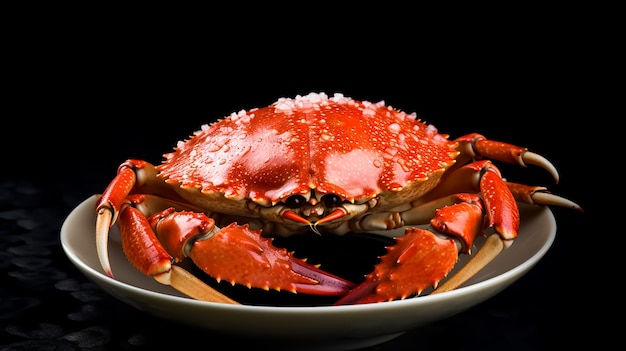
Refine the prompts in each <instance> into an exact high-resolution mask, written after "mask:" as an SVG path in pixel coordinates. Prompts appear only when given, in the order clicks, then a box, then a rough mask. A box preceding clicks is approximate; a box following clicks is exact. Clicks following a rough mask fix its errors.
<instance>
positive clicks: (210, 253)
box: [153, 212, 354, 296]
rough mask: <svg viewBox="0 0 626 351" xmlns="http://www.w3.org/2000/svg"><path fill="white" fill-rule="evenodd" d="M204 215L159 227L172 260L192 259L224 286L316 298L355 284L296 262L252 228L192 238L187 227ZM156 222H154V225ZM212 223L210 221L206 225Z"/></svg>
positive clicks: (163, 221)
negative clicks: (238, 285)
mask: <svg viewBox="0 0 626 351" xmlns="http://www.w3.org/2000/svg"><path fill="white" fill-rule="evenodd" d="M198 215H200V216H203V215H202V214H198V213H193V212H169V213H168V212H164V214H163V213H162V214H160V215H159V219H158V223H157V224H156V226H154V228H155V229H156V231H157V236H158V237H159V239H160V241H161V242H162V243H163V245H164V246H165V247H166V248H167V250H168V251H169V252H170V254H171V255H172V256H174V257H175V258H177V259H178V260H180V259H181V258H182V257H184V256H188V257H190V258H191V260H192V261H193V262H194V264H195V265H196V266H198V267H199V268H200V269H201V270H202V271H204V272H205V273H207V274H208V275H210V276H211V277H213V278H214V279H216V280H217V281H218V282H219V281H222V280H224V281H227V282H230V283H231V284H233V285H234V284H241V285H245V286H247V287H249V288H252V287H254V288H260V289H264V290H270V289H274V290H278V291H282V290H285V291H290V292H293V293H305V294H315V295H328V296H336V295H343V294H345V293H346V292H347V291H349V290H350V289H351V288H353V287H354V284H353V283H351V282H349V281H347V280H345V279H342V278H339V277H336V276H334V275H332V274H329V273H326V272H324V271H322V270H320V269H319V268H318V267H317V266H315V265H312V264H309V263H306V262H305V261H303V260H301V259H298V258H295V257H293V256H292V255H291V254H290V253H289V252H287V250H286V249H284V248H277V247H275V246H274V245H272V239H271V238H266V237H263V236H262V235H261V231H260V230H252V229H250V228H249V226H248V225H247V224H246V225H237V224H236V223H232V224H230V225H228V226H227V227H224V228H221V229H220V228H217V227H215V226H213V224H214V222H213V221H212V220H210V219H209V220H210V224H211V225H210V226H211V228H204V229H203V230H202V231H203V232H204V233H205V235H199V236H198V235H194V236H191V235H187V234H186V233H185V232H187V233H191V231H188V230H185V231H181V230H180V229H181V228H184V225H183V224H181V223H186V222H190V221H195V220H196V219H195V217H197V216H198ZM155 222H156V221H155V220H153V223H155ZM205 223H206V221H205Z"/></svg>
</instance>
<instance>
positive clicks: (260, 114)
mask: <svg viewBox="0 0 626 351" xmlns="http://www.w3.org/2000/svg"><path fill="white" fill-rule="evenodd" d="M456 155H457V153H456V150H455V143H453V142H451V141H449V140H448V136H447V135H445V134H439V133H438V132H437V129H436V128H435V127H433V126H431V125H427V124H425V123H423V122H421V121H420V120H418V119H416V115H415V114H414V113H412V114H408V113H405V112H402V111H399V110H396V109H394V108H392V107H390V106H386V105H385V103H384V102H382V101H381V102H378V103H370V102H367V101H356V100H353V99H351V98H348V97H344V96H343V95H342V94H334V96H332V97H328V96H327V95H326V94H324V93H311V94H309V95H306V96H297V97H295V98H293V99H290V98H281V99H279V100H278V101H276V102H275V103H273V104H272V105H270V106H267V107H263V108H256V109H251V110H249V111H240V112H238V113H233V114H231V115H230V116H228V117H226V118H224V119H222V120H220V121H218V122H215V123H213V124H211V125H204V126H203V127H202V129H201V130H200V131H197V132H196V133H194V135H193V136H192V137H190V138H189V140H187V141H184V142H180V143H179V144H178V145H177V147H176V148H175V151H174V152H171V153H168V154H166V155H165V160H164V162H163V164H162V165H160V166H159V167H158V169H159V171H160V172H161V173H160V176H161V177H162V178H163V179H166V180H167V182H169V183H173V184H174V183H175V184H177V185H179V186H180V187H182V188H189V189H190V188H193V189H197V190H200V191H201V193H203V194H208V195H215V194H219V195H220V196H222V195H223V196H225V197H226V198H230V199H243V198H249V199H251V200H252V201H255V202H257V203H260V204H266V205H271V204H275V203H277V202H280V201H284V200H285V199H286V198H287V197H289V196H291V195H294V194H305V193H309V192H310V191H311V189H315V191H316V192H319V193H333V194H336V195H338V196H340V197H342V198H343V199H345V200H348V201H360V200H364V199H368V198H372V197H374V196H376V195H377V194H380V193H382V192H390V191H400V190H402V189H403V188H404V187H406V186H407V185H408V184H410V183H413V182H419V181H423V180H425V179H428V177H430V176H431V175H433V174H434V173H441V172H442V171H443V170H445V169H446V168H448V167H449V166H450V165H451V164H452V163H454V158H455V157H456Z"/></svg>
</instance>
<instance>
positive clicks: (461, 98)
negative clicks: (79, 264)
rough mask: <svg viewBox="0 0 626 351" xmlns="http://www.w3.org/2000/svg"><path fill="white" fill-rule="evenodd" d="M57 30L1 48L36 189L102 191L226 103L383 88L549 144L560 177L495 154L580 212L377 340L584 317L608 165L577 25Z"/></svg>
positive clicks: (476, 341)
mask: <svg viewBox="0 0 626 351" xmlns="http://www.w3.org/2000/svg"><path fill="white" fill-rule="evenodd" d="M546 23H547V22H546ZM54 28H55V30H52V31H50V30H49V29H50V28H38V29H37V30H35V31H34V32H32V33H30V34H29V35H27V40H23V39H22V40H15V43H12V44H15V45H14V46H12V50H11V52H10V54H7V56H8V57H9V58H10V59H11V64H10V65H9V66H7V69H6V70H5V73H6V74H7V76H8V78H9V79H7V80H6V84H5V87H6V89H7V90H6V91H5V93H4V94H5V98H6V101H7V104H6V107H7V108H6V109H4V112H3V115H4V117H3V122H2V123H3V126H2V129H1V134H2V140H1V143H2V144H0V145H1V146H2V153H3V163H2V164H3V166H2V175H1V178H2V179H3V180H6V181H8V182H12V181H15V180H16V179H17V180H20V181H21V180H24V181H27V182H29V184H32V186H33V187H36V188H37V189H40V190H41V189H42V190H41V191H43V192H44V195H43V197H44V198H46V199H47V201H50V200H51V199H52V201H54V199H55V198H58V199H59V202H62V201H63V202H64V204H65V205H70V207H69V208H71V204H72V202H74V203H75V204H77V203H78V201H80V200H82V199H84V198H86V197H88V196H90V195H91V194H93V193H98V192H100V191H101V190H102V189H104V187H105V186H106V184H107V182H108V181H109V180H110V179H111V178H112V177H113V176H114V175H115V171H116V168H117V166H118V165H119V163H120V162H122V161H124V160H125V159H127V158H141V159H146V160H149V161H152V162H159V161H160V160H161V155H162V154H163V153H165V152H168V151H170V150H172V148H173V146H174V145H175V144H176V142H177V141H178V140H182V139H185V138H187V137H188V136H189V135H190V134H191V133H192V132H193V131H195V130H197V129H199V127H200V125H201V124H203V123H208V122H211V121H213V120H215V119H216V118H219V117H223V116H226V115H228V114H230V113H231V112H236V111H239V110H241V109H249V108H253V107H257V106H265V105H268V104H270V103H272V102H274V101H275V100H276V99H278V98H279V97H293V96H295V95H297V94H307V93H309V92H320V91H323V92H326V93H328V94H332V93H334V92H340V93H343V94H344V95H346V96H350V97H353V98H355V99H360V100H368V101H372V102H377V101H379V100H385V102H386V103H387V104H388V105H391V106H394V107H397V108H399V109H402V110H404V111H407V112H417V113H418V115H419V116H420V117H421V118H422V119H423V120H425V121H427V122H429V123H432V124H434V125H436V126H437V127H438V128H439V130H440V132H443V133H448V134H450V135H451V137H452V138H454V137H456V136H460V135H462V134H465V133H469V132H478V133H481V134H483V135H485V136H487V137H488V138H491V139H498V140H503V141H507V142H511V143H514V144H518V145H523V146H528V147H529V148H530V149H531V150H532V151H535V152H537V153H540V154H542V155H544V156H546V157H547V158H548V159H550V160H551V161H553V163H554V164H555V165H556V167H557V168H558V170H559V171H560V173H561V181H560V183H559V184H554V182H553V181H552V179H551V178H550V176H549V175H548V174H547V172H543V171H538V170H535V169H532V168H529V169H523V168H519V167H511V168H509V167H506V166H504V167H503V169H504V170H505V171H506V173H505V175H506V176H507V177H508V178H510V179H512V180H513V179H518V177H519V180H524V181H527V182H528V183H531V184H538V185H546V186H548V187H549V188H550V189H551V190H552V191H553V192H554V193H557V194H559V195H562V196H565V197H567V198H569V199H571V200H573V201H576V202H578V203H579V204H580V205H582V206H583V208H584V209H585V213H582V214H581V213H578V212H575V211H570V210H565V209H560V208H557V209H554V210H553V212H554V213H555V216H556V219H557V227H558V232H557V239H556V241H555V243H554V245H553V247H552V248H551V249H550V251H549V252H548V254H547V255H546V256H545V257H544V259H542V261H541V262H540V263H539V264H538V265H537V266H536V267H535V268H534V269H533V270H532V271H531V272H530V273H528V274H527V275H526V276H525V277H523V278H522V279H521V280H520V281H519V282H517V283H515V284H514V285H513V286H512V287H510V288H509V289H507V290H505V291H503V292H502V293H501V294H499V295H498V296H496V297H494V298H493V299H491V300H489V301H487V302H485V303H483V304H481V305H479V306H477V307H475V308H473V309H471V310H470V311H467V312H464V313H462V314H461V315H459V316H454V317H452V318H450V319H448V320H446V321H442V322H440V323H437V324H435V325H433V326H428V327H425V328H422V329H420V330H417V331H413V332H411V333H408V334H406V335H404V336H402V337H400V338H399V339H397V340H394V341H392V342H390V343H389V344H388V345H381V346H379V347H376V348H374V349H378V350H383V349H388V348H389V349H402V348H406V349H409V348H410V345H413V346H411V347H414V346H415V345H421V346H422V347H421V348H422V349H433V350H435V349H437V350H438V349H448V348H449V347H452V346H454V347H455V348H456V349H459V348H461V349H462V348H463V347H462V346H463V345H466V349H479V348H480V349H494V350H496V349H502V348H508V349H520V350H521V349H551V348H552V347H554V346H557V345H559V344H560V343H561V342H562V341H563V340H565V339H567V338H569V337H571V331H572V330H573V329H572V328H576V329H575V330H578V328H581V327H582V328H583V330H584V329H585V323H589V322H588V321H589V319H582V318H581V315H582V314H583V312H584V313H587V306H586V303H585V301H584V295H586V294H585V292H584V291H585V290H586V289H589V287H590V286H596V287H597V286H598V285H601V284H602V283H601V282H598V281H597V280H598V279H596V278H595V277H594V276H593V273H583V272H589V269H590V268H589V266H588V265H587V263H586V262H587V261H585V260H581V251H582V252H583V254H584V251H585V248H584V247H582V248H581V246H580V245H581V242H582V241H583V240H587V239H588V238H589V237H590V236H594V235H598V233H595V232H593V231H592V229H593V228H592V226H591V223H592V221H591V220H590V218H591V216H593V214H594V212H596V211H597V210H595V208H597V207H596V206H597V205H596V203H595V200H592V194H593V193H594V192H596V191H597V190H595V187H597V186H598V183H601V182H599V181H598V179H600V178H603V177H601V176H597V175H596V176H594V175H593V173H595V172H594V171H593V170H591V169H590V167H592V164H593V163H594V161H593V156H592V155H591V154H592V152H593V151H594V149H593V147H594V146H595V144H594V143H595V142H597V139H596V138H597V137H598V135H594V134H596V133H594V132H593V131H592V130H591V129H590V128H589V127H586V126H585V123H581V121H586V122H587V123H590V124H599V123H601V121H599V120H598V119H597V118H599V117H598V116H596V115H593V114H591V113H590V112H591V111H592V110H593V109H592V108H593V107H594V104H595V102H593V101H591V97H590V96H591V94H592V93H593V91H594V90H595V89H594V85H593V84H590V83H589V78H594V77H593V76H594V75H595V73H594V71H595V70H594V69H593V68H592V67H589V63H588V62H587V61H586V60H585V59H582V58H581V56H580V53H581V51H587V50H589V49H591V48H593V46H594V45H595V44H592V43H591V42H590V41H584V42H583V43H581V42H580V39H581V33H573V34H572V33H570V35H564V34H563V33H562V32H561V31H560V30H551V28H548V27H545V28H543V29H545V30H540V31H537V33H532V34H529V33H527V32H524V31H519V32H518V31H517V30H513V31H510V32H506V33H499V34H498V35H496V34H495V33H494V32H478V33H476V34H466V37H461V38H458V37H454V38H445V39H437V40H434V39H430V38H428V39H427V40H422V39H421V36H417V35H416V36H414V37H413V36H411V35H409V36H408V37H402V36H399V35H398V33H395V32H394V33H385V34H383V33H378V34H379V36H374V35H375V34H376V35H378V34H377V33H376V31H375V30H374V31H372V32H371V33H370V32H368V33H367V35H365V34H363V33H362V32H359V31H348V32H345V33H344V32H341V33H336V32H333V31H327V32H323V31H322V32H317V31H302V32H297V35H293V36H287V37H286V36H284V35H283V34H273V35H269V36H267V37H265V36H263V37H261V36H259V37H254V36H255V31H254V30H251V31H248V32H246V35H245V36H243V37H241V38H240V37H237V38H231V39H229V40H225V39H224V38H223V37H222V36H220V35H218V34H217V33H210V34H208V33H207V34H206V35H205V36H202V35H201V36H200V37H194V38H193V39H189V38H184V37H181V34H179V33H178V32H176V33H177V34H172V33H169V32H168V31H167V30H163V31H161V32H158V33H152V32H150V31H149V30H147V29H146V30H145V31H143V30H136V31H133V32H131V33H118V32H116V33H114V34H112V33H110V32H108V31H107V30H105V29H98V30H93V31H89V32H88V33H81V31H80V30H78V29H80V28H77V27H76V26H69V27H65V26H63V25H62V24H59V26H58V27H54ZM364 28H365V25H364V24H362V27H359V29H364ZM370 29H371V28H370ZM461 32H462V31H461ZM496 32H497V31H496ZM486 33H491V34H489V35H486ZM251 36H253V37H251ZM185 39H187V40H185ZM583 39H584V38H583ZM594 128H595V127H594ZM596 170H597V168H596ZM68 194H69V195H68ZM67 198H69V199H70V200H67ZM19 203H20V202H19V201H17V202H15V204H16V205H17V206H19ZM7 206H10V204H9V205H7ZM69 208H68V209H69ZM4 210H5V211H9V208H4ZM56 229H58V228H56ZM50 232H51V233H56V234H58V231H57V230H51V231H50ZM60 259H63V257H62V256H60ZM592 271H594V272H595V271H596V270H595V269H592ZM76 279H80V278H76ZM3 282H4V283H7V284H10V283H11V282H12V279H11V278H5V279H4V280H3ZM7 290H8V291H9V294H10V293H11V291H12V290H11V289H10V288H8V287H7V288H5V289H3V291H4V292H6V291H7ZM581 300H582V301H581ZM572 301H575V302H576V303H575V305H576V307H573V306H572V304H571V303H572ZM107 303H109V304H113V305H114V306H115V308H118V309H120V310H122V311H125V312H124V313H122V314H124V315H126V316H128V318H129V320H127V321H126V322H127V323H128V324H129V325H133V324H135V323H155V324H158V325H159V327H158V328H157V329H156V330H162V329H172V330H175V331H177V332H181V329H183V328H181V327H180V326H177V325H174V324H170V322H168V321H161V320H157V321H154V320H153V319H152V318H151V317H150V316H147V315H145V314H143V313H141V312H138V311H134V310H132V308H131V307H129V306H126V305H124V304H122V303H121V302H116V301H108V302H107ZM40 310H41V311H44V312H45V311H46V310H45V309H44V308H42V309H40ZM36 312H37V309H35V311H34V312H30V313H29V314H28V315H27V316H26V317H24V316H20V318H18V319H16V320H15V321H13V322H12V321H11V319H9V320H3V324H2V326H3V327H4V328H5V330H4V331H2V330H0V333H2V334H0V336H4V337H6V336H8V335H10V336H11V338H10V339H9V341H10V342H11V343H17V342H20V339H19V338H16V337H15V336H14V335H13V334H11V333H9V332H7V330H8V329H7V328H10V327H11V326H15V325H19V326H21V325H23V324H29V323H31V324H32V323H36V322H35V321H36V320H37V318H39V317H37V314H36ZM44 319H45V318H44ZM42 320H43V319H42ZM99 322H101V323H107V321H106V320H105V321H104V322H102V321H99ZM108 322H110V323H115V322H116V321H114V320H113V321H108ZM58 323H63V322H62V321H59V322H58ZM465 323H467V324H469V325H465ZM111 328H113V326H111ZM589 336H591V335H589V333H588V332H586V331H585V332H583V333H581V334H578V335H577V337H578V338H581V337H589ZM185 337H186V338H191V339H192V340H203V338H202V337H201V336H198V335H185ZM123 338H124V336H120V335H114V336H113V339H114V340H118V339H123ZM172 338H175V336H172ZM209 339H210V338H209ZM441 339H443V342H444V344H442V345H440V344H439V342H442V340H441ZM446 340H447V342H448V344H445V342H446ZM450 340H453V341H450ZM206 342H212V341H210V340H206ZM111 343H113V342H111ZM1 344H4V343H2V342H0V345H1ZM107 346H111V345H107ZM113 346H115V345H113ZM103 347H104V346H103ZM127 347H128V345H127Z"/></svg>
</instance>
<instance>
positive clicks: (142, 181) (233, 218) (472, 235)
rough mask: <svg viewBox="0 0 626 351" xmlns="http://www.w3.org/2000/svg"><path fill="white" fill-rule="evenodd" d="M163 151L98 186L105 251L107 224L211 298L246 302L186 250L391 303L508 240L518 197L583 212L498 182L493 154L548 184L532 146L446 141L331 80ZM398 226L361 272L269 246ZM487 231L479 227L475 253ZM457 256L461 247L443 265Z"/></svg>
mask: <svg viewBox="0 0 626 351" xmlns="http://www.w3.org/2000/svg"><path fill="white" fill-rule="evenodd" d="M163 156H164V160H163V162H162V163H161V164H159V165H153V164H151V163H149V162H146V161H143V160H137V159H129V160H126V161H125V162H123V163H122V164H121V165H120V166H119V168H118V171H117V175H116V176H115V178H114V179H113V180H112V181H111V182H110V184H109V185H108V187H107V188H106V190H105V191H104V192H103V193H102V194H101V195H100V198H99V200H98V202H97V207H96V211H97V217H96V246H97V252H98V257H99V260H100V263H101V265H102V268H103V270H104V272H105V273H106V274H107V275H108V276H110V277H111V278H114V274H113V271H112V268H111V265H110V263H109V259H108V254H107V251H108V248H107V246H108V240H109V239H108V236H109V230H110V227H111V226H113V225H114V224H116V223H117V225H118V227H119V229H120V236H121V242H122V248H123V250H124V253H125V255H126V256H127V258H128V259H129V261H130V262H131V263H132V264H133V265H134V266H135V267H136V268H137V269H139V270H140V271H142V272H143V273H145V274H146V275H149V276H152V277H154V279H156V280H157V281H159V282H161V283H163V284H167V285H171V286H172V287H174V288H175V289H177V290H179V291H181V292H182V293H184V294H185V295H187V296H189V297H191V298H194V299H198V300H205V301H212V302H219V303H232V304H238V303H240V302H239V301H236V300H235V299H233V298H232V297H229V296H226V295H225V294H224V293H222V292H220V291H219V290H218V289H216V288H214V287H211V286H210V284H207V283H206V281H205V280H204V279H201V278H200V277H198V276H197V275H196V274H193V273H192V272H191V271H190V270H189V269H185V268H184V266H183V265H182V264H180V263H181V262H186V261H188V260H191V261H193V263H194V264H195V266H197V267H198V268H199V269H200V270H201V271H202V272H204V273H206V274H207V275H208V276H209V277H212V279H215V280H216V281H217V282H220V281H226V282H229V283H231V284H232V285H235V284H237V285H242V286H247V287H248V288H250V289H252V288H254V289H262V290H277V291H288V292H292V293H298V294H311V295H322V296H332V297H334V299H335V300H334V303H333V304H334V305H346V304H364V303H377V302H385V301H393V300H398V299H406V298H409V297H415V296H419V295H422V294H423V293H424V292H425V291H429V289H430V292H429V294H436V293H441V292H445V291H449V290H452V289H456V288H458V287H459V286H460V285H462V284H463V282H465V281H467V279H468V278H470V277H471V276H472V275H474V274H475V273H476V272H478V271H479V270H480V269H481V268H482V267H484V266H485V265H486V264H487V263H489V262H490V261H491V260H492V259H493V258H494V257H495V256H497V255H498V254H499V253H500V252H502V251H503V250H505V249H506V248H507V247H509V246H510V245H511V244H512V243H513V242H514V240H515V238H516V236H517V233H518V228H519V224H520V217H519V211H518V202H523V203H529V204H535V205H540V206H543V205H555V206H564V207H569V208H573V209H577V210H580V206H579V205H577V204H576V203H574V202H572V201H570V200H568V199H566V198H563V197H560V196H557V195H554V194H552V193H550V192H549V191H548V190H547V188H545V187H542V186H532V185H524V184H519V183H513V182H509V181H506V180H505V179H504V178H503V177H502V175H501V172H500V170H499V169H498V168H497V166H496V164H495V161H498V162H506V163H513V164H518V165H520V166H523V167H526V166H527V165H536V166H539V167H542V168H544V169H546V170H547V171H548V172H549V173H550V174H551V175H552V176H553V177H554V179H555V180H556V182H558V180H559V175H558V172H557V170H556V169H555V167H554V166H553V165H552V163H550V162H549V161H548V160H547V159H546V158H544V157H543V156H541V155H539V154H536V153H533V152H530V151H528V150H527V149H526V148H524V147H519V146H515V145H511V144H507V143H504V142H499V141H493V140H489V139H487V138H485V137H484V136H482V135H480V134H477V133H471V134H467V135H465V136H461V137H459V138H456V139H454V140H451V139H450V137H449V136H448V135H447V134H440V133H439V132H438V130H437V128H436V127H434V126H433V125H430V124H427V123H425V122H423V121H422V120H421V119H418V117H417V115H416V113H406V112H403V111H401V110H399V109H396V108H393V107H391V106H387V105H386V104H385V102H384V101H381V102H378V103H371V102H368V101H358V100H355V99H352V98H349V97H346V96H344V95H343V94H340V93H336V94H334V95H333V96H328V95H327V94H325V93H310V94H308V95H303V96H300V95H298V96H296V97H295V98H280V99H278V100H277V101H276V102H274V103H273V104H271V105H269V106H266V107H262V108H254V109H251V110H249V111H245V110H242V111H240V112H238V113H232V114H231V115H229V116H226V117H224V118H222V119H219V120H217V121H215V122H213V123H211V124H206V125H203V126H202V128H201V130H199V131H197V132H195V133H194V134H192V135H191V136H190V137H188V139H187V140H185V141H181V142H179V143H178V145H177V146H176V147H175V148H174V151H173V152H169V153H166V154H164V155H163ZM425 226H426V227H425ZM398 228H400V230H402V229H404V230H403V234H402V235H396V236H394V237H393V244H392V245H389V246H386V247H385V250H386V253H385V254H383V255H381V256H380V257H379V258H378V259H379V263H378V264H376V265H375V267H374V269H373V271H371V272H370V273H367V274H366V275H365V277H364V279H363V280H362V281H361V282H352V281H350V280H348V279H346V278H342V277H340V276H338V275H336V274H333V273H329V272H326V271H324V270H323V269H322V267H320V265H318V264H317V265H316V264H312V263H308V262H307V261H306V259H302V258H297V257H295V256H294V254H293V252H290V251H288V250H287V249H285V248H281V247H277V246H276V245H274V244H273V241H274V240H275V238H279V237H288V236H291V235H337V236H343V235H345V234H347V233H372V232H380V231H383V232H384V231H391V230H397V229H398ZM488 233H490V234H488ZM481 235H482V236H487V238H486V239H485V243H484V244H483V245H482V246H481V247H480V248H478V249H476V250H475V249H474V248H473V245H474V240H475V239H476V238H477V237H478V236H481ZM473 250H474V251H476V252H473ZM461 254H466V255H470V257H471V259H470V260H469V261H468V262H467V263H466V264H465V265H464V266H463V267H462V268H460V269H458V271H457V272H456V273H455V274H454V275H451V276H450V277H448V273H449V272H450V271H452V269H453V268H454V267H455V265H456V264H457V262H458V258H459V255H461ZM444 278H446V279H444Z"/></svg>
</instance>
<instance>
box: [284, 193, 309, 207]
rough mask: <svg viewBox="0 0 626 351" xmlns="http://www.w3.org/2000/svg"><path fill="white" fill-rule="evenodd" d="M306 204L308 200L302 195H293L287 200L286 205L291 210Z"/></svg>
mask: <svg viewBox="0 0 626 351" xmlns="http://www.w3.org/2000/svg"><path fill="white" fill-rule="evenodd" d="M305 203H306V198H305V197H304V196H302V195H291V196H289V197H288V198H287V199H286V200H285V205H287V207H289V208H299V207H300V206H302V205H304V204H305Z"/></svg>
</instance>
